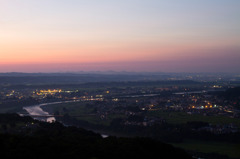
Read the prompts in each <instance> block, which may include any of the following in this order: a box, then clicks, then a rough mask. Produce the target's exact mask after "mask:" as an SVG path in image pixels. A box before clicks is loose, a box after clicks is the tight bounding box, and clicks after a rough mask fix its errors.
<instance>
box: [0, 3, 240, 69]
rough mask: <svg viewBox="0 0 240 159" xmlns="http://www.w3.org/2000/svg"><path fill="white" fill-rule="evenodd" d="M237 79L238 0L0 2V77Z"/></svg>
mask: <svg viewBox="0 0 240 159" xmlns="http://www.w3.org/2000/svg"><path fill="white" fill-rule="evenodd" d="M93 70H94V71H105V70H115V71H149V72H153V71H161V72H237V73H240V1H239V0H0V72H65V71H93Z"/></svg>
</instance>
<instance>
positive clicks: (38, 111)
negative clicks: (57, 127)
mask: <svg viewBox="0 0 240 159" xmlns="http://www.w3.org/2000/svg"><path fill="white" fill-rule="evenodd" d="M79 101H80V100H74V101H61V102H51V103H43V104H38V105H33V106H27V107H23V109H24V110H26V111H27V112H28V114H29V115H30V116H32V117H33V118H34V119H36V120H41V121H46V122H53V121H56V119H55V117H51V116H50V114H49V113H48V112H46V111H44V110H43V109H42V108H41V107H42V106H46V105H53V104H61V103H72V102H79ZM47 116H49V117H47Z"/></svg>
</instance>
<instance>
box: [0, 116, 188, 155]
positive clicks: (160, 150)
mask: <svg viewBox="0 0 240 159" xmlns="http://www.w3.org/2000/svg"><path fill="white" fill-rule="evenodd" d="M0 124H1V125H0V126H1V127H0V153H1V158H17V157H21V158H58V157H61V158H83V159H84V158H99V159H101V158H104V159H107V158H116V159H118V158H119V159H120V158H121V159H126V158H131V159H133V158H184V159H188V158H191V157H190V156H189V155H188V154H187V153H186V152H185V151H183V150H181V149H177V148H174V147H173V146H171V145H168V144H164V143H161V142H159V141H155V140H151V139H148V138H117V137H107V138H102V137H101V135H100V134H96V133H93V132H91V131H87V130H84V129H80V128H76V127H64V126H63V125H62V124H60V123H58V122H56V123H51V124H50V123H44V122H39V121H35V120H33V119H32V118H30V117H20V116H18V115H17V114H0Z"/></svg>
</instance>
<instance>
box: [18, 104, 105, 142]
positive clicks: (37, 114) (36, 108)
mask: <svg viewBox="0 0 240 159" xmlns="http://www.w3.org/2000/svg"><path fill="white" fill-rule="evenodd" d="M79 101H80V100H73V101H61V102H51V103H43V104H38V105H33V106H27V107H23V109H24V110H26V111H27V112H28V114H29V115H30V116H32V117H33V118H34V119H36V120H40V121H45V122H50V123H51V122H54V121H56V118H55V117H47V116H49V115H50V114H49V113H48V112H46V111H44V110H43V109H42V108H41V107H42V106H46V105H53V104H62V103H72V102H79ZM20 115H21V114H20ZM41 116H42V117H41ZM101 136H102V137H103V138H106V137H108V135H105V134H101Z"/></svg>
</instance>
